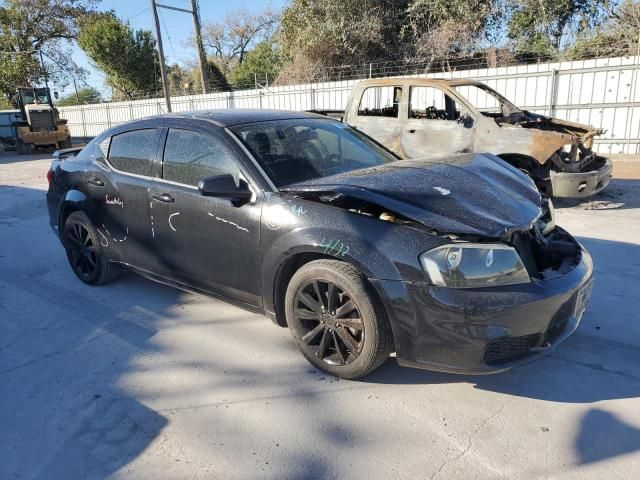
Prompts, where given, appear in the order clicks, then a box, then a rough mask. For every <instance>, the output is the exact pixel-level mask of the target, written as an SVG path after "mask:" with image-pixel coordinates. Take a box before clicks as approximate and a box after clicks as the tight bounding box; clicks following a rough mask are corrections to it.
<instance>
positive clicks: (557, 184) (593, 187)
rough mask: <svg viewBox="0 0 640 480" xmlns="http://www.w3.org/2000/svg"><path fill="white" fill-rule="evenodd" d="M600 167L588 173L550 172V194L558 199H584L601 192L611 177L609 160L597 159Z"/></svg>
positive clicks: (611, 167) (611, 171) (611, 166)
mask: <svg viewBox="0 0 640 480" xmlns="http://www.w3.org/2000/svg"><path fill="white" fill-rule="evenodd" d="M599 160H600V165H601V166H600V167H599V168H597V169H596V170H591V171H588V172H577V173H571V172H555V171H553V170H552V171H551V172H550V175H551V192H552V195H553V196H554V197H558V198H561V197H562V198H584V197H589V196H591V195H595V194H596V193H598V192H600V191H602V190H603V189H604V188H605V187H606V186H607V185H609V180H611V176H612V175H613V164H612V163H611V159H609V158H602V157H599Z"/></svg>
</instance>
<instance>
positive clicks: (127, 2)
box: [58, 0, 286, 97]
mask: <svg viewBox="0 0 640 480" xmlns="http://www.w3.org/2000/svg"><path fill="white" fill-rule="evenodd" d="M156 3H160V4H164V5H170V6H174V7H179V8H186V9H189V8H190V7H191V2H190V0H156ZM285 3H286V0H229V1H220V0H199V5H200V22H201V23H202V24H204V23H206V22H207V21H213V22H215V21H220V20H222V19H224V16H225V15H226V13H227V12H229V11H233V10H238V9H244V10H247V11H249V12H251V13H255V12H260V11H262V10H264V9H265V8H267V7H271V8H273V9H274V10H280V9H281V8H282V7H283V6H284V4H285ZM98 9H99V10H114V11H115V12H116V15H118V17H120V18H121V19H122V20H124V21H128V22H129V24H130V25H131V27H132V28H134V29H140V28H143V29H147V30H151V31H154V27H153V17H152V13H151V0H102V1H101V2H100V4H99V5H98ZM158 14H159V17H160V28H161V29H162V42H163V44H162V45H163V47H164V56H165V58H166V61H167V63H168V64H173V63H181V64H182V63H185V62H186V61H188V60H195V59H196V58H197V52H196V50H195V49H194V48H193V47H191V46H189V45H187V42H188V39H189V37H190V36H191V35H193V21H192V18H191V15H189V14H188V13H182V12H176V11H173V10H167V9H165V8H159V9H158ZM154 35H155V33H154ZM72 49H73V58H74V60H75V61H76V63H77V64H78V65H80V66H81V67H83V68H85V69H86V70H88V71H89V76H88V78H87V82H86V83H87V84H88V85H89V86H91V87H94V88H96V89H97V90H99V91H100V92H101V93H102V94H103V96H104V97H110V89H109V88H108V87H107V86H106V85H105V82H104V75H103V74H102V73H101V72H100V71H99V70H97V69H95V68H93V66H92V65H91V63H90V61H89V59H88V58H87V56H86V55H85V54H84V52H83V51H82V49H80V48H79V47H77V46H75V45H74V46H73V47H72ZM72 90H73V86H72V85H71V86H68V87H67V88H66V89H64V90H63V89H58V91H59V92H60V94H61V95H66V94H69V93H71V92H72Z"/></svg>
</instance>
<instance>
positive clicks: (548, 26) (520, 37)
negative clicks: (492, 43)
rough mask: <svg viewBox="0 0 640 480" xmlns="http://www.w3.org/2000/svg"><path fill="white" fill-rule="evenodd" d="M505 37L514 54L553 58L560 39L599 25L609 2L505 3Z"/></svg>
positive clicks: (534, 0) (543, 0)
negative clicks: (509, 9) (507, 12)
mask: <svg viewBox="0 0 640 480" xmlns="http://www.w3.org/2000/svg"><path fill="white" fill-rule="evenodd" d="M509 1H510V4H511V7H512V12H511V16H510V18H509V21H508V23H507V36H508V37H509V38H510V39H511V40H513V41H514V43H515V48H516V52H521V53H525V54H527V53H532V54H536V55H542V56H544V55H545V54H546V55H551V56H553V55H555V54H556V53H557V51H558V50H559V49H560V47H561V46H563V45H562V42H563V40H565V39H567V40H569V41H571V40H573V38H574V37H575V36H576V35H579V34H580V33H581V32H583V31H587V30H590V29H593V28H595V27H597V26H598V25H600V24H601V23H602V22H603V21H604V20H605V19H606V17H607V11H608V7H609V6H610V5H611V3H612V0H509Z"/></svg>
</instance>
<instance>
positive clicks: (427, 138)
mask: <svg viewBox="0 0 640 480" xmlns="http://www.w3.org/2000/svg"><path fill="white" fill-rule="evenodd" d="M408 114H409V118H408V119H407V121H406V123H405V125H404V128H403V131H402V138H401V147H402V150H403V152H404V156H405V157H406V158H420V157H429V156H433V155H442V154H449V153H464V152H472V151H473V142H474V131H475V130H474V128H473V118H472V117H471V115H470V114H469V113H468V111H467V109H466V108H465V107H463V106H461V105H460V104H459V103H457V102H456V101H455V100H454V99H452V98H451V97H450V96H448V95H446V94H445V92H444V91H443V90H441V89H440V88H437V87H432V86H412V87H410V90H409V111H408Z"/></svg>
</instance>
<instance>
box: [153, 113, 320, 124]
mask: <svg viewBox="0 0 640 480" xmlns="http://www.w3.org/2000/svg"><path fill="white" fill-rule="evenodd" d="M156 118H181V119H188V120H206V121H209V122H211V123H214V124H216V125H217V126H219V127H231V126H234V125H241V124H245V123H256V122H266V121H269V120H293V119H300V118H321V119H324V120H330V119H329V118H328V117H326V116H324V115H319V114H317V113H308V112H294V111H290V110H262V109H255V108H231V109H218V110H196V111H189V112H175V113H165V114H162V115H154V116H153V117H147V118H146V119H145V120H149V119H156Z"/></svg>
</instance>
